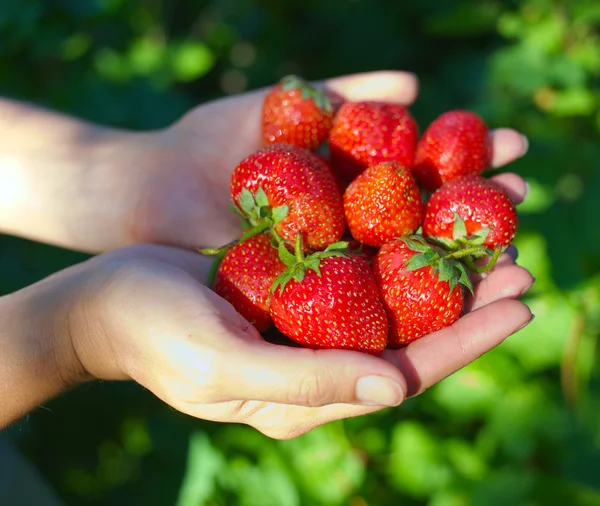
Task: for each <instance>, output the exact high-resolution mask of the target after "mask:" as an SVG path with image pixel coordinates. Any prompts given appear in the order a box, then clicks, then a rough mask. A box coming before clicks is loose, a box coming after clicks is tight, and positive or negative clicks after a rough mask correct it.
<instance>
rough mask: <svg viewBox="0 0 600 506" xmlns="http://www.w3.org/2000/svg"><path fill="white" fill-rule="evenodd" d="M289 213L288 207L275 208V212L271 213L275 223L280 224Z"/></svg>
mask: <svg viewBox="0 0 600 506" xmlns="http://www.w3.org/2000/svg"><path fill="white" fill-rule="evenodd" d="M288 212H289V207H288V206H278V207H274V208H273V210H272V211H271V218H272V219H273V223H279V222H280V221H281V220H283V219H284V218H285V217H286V216H287V215H288Z"/></svg>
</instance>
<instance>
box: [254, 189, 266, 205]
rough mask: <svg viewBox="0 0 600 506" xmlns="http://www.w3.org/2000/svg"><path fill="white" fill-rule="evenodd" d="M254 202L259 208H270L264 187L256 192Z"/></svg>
mask: <svg viewBox="0 0 600 506" xmlns="http://www.w3.org/2000/svg"><path fill="white" fill-rule="evenodd" d="M254 200H255V202H256V205H257V206H259V207H269V199H268V198H267V194H266V193H265V191H264V190H263V189H262V186H259V188H258V190H256V194H255V195H254Z"/></svg>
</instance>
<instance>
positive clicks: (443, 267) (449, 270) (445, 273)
mask: <svg viewBox="0 0 600 506" xmlns="http://www.w3.org/2000/svg"><path fill="white" fill-rule="evenodd" d="M438 270H439V276H438V279H439V280H440V281H450V280H451V279H452V278H455V277H456V278H457V279H456V282H458V276H456V274H455V271H454V265H453V262H452V261H448V260H445V259H443V258H442V259H441V260H440V262H439V264H438Z"/></svg>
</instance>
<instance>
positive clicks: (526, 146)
mask: <svg viewBox="0 0 600 506" xmlns="http://www.w3.org/2000/svg"><path fill="white" fill-rule="evenodd" d="M521 139H523V155H525V154H527V151H529V139H528V138H527V137H526V136H524V135H523V134H521ZM523 155H521V156H523Z"/></svg>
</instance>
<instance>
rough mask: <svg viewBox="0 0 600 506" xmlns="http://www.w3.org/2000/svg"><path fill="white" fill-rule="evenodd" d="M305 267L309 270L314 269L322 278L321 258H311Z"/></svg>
mask: <svg viewBox="0 0 600 506" xmlns="http://www.w3.org/2000/svg"><path fill="white" fill-rule="evenodd" d="M305 265H306V267H307V268H308V269H312V270H313V271H315V272H316V273H317V276H319V277H321V267H320V266H321V259H320V258H319V257H310V258H309V259H307V260H306V262H305Z"/></svg>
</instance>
